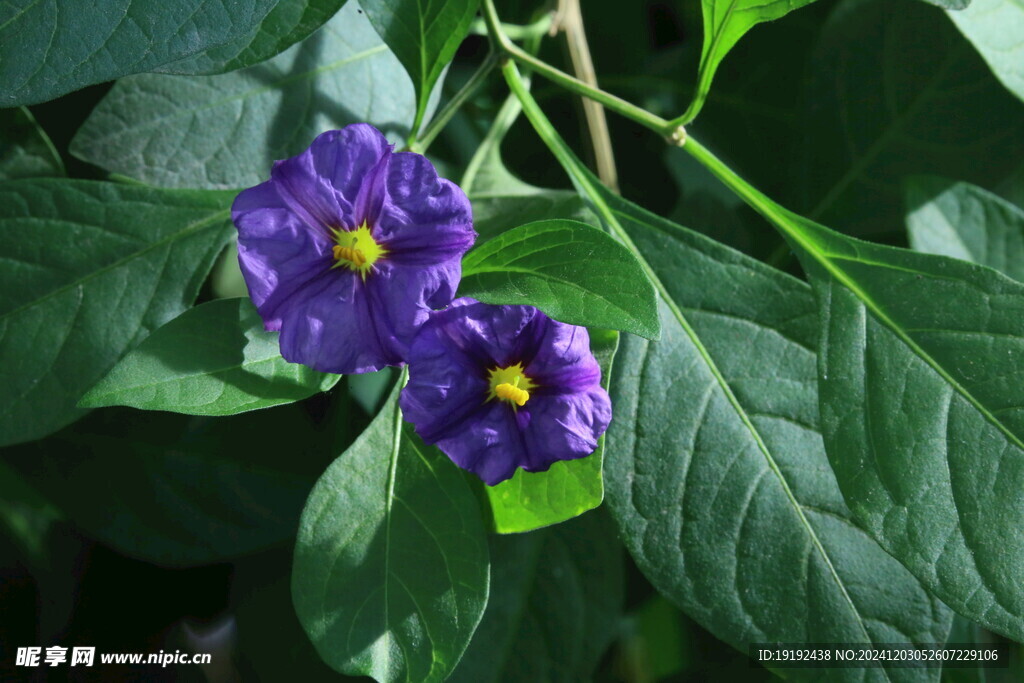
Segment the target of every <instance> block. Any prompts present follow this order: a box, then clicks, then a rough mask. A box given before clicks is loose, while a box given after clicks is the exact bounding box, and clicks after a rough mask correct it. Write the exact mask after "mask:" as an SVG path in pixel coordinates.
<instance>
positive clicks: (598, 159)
mask: <svg viewBox="0 0 1024 683" xmlns="http://www.w3.org/2000/svg"><path fill="white" fill-rule="evenodd" d="M559 6H560V8H559V11H558V16H559V18H560V19H559V22H558V28H559V29H561V30H562V31H563V32H564V33H565V39H566V43H567V45H568V48H569V58H570V60H571V61H572V70H573V72H574V73H575V74H576V76H577V77H579V79H580V80H581V81H583V82H584V83H586V84H587V85H589V86H591V87H594V88H596V87H597V72H596V71H595V69H594V61H593V59H591V56H590V46H589V45H588V44H587V34H586V32H585V31H584V28H583V13H582V12H581V11H580V0H560V1H559ZM583 114H584V116H585V117H586V120H587V130H588V131H589V132H590V144H591V146H592V147H593V149H594V165H595V166H596V170H597V175H598V177H599V178H601V182H603V183H604V184H605V185H607V186H608V187H610V188H611V189H612V190H614V191H615V192H618V190H619V178H618V172H617V171H616V169H615V153H614V152H613V150H612V139H611V135H609V134H608V119H607V118H605V115H604V107H602V106H601V104H600V103H599V102H596V101H594V100H592V99H589V98H583Z"/></svg>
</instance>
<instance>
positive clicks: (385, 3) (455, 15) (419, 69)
mask: <svg viewBox="0 0 1024 683" xmlns="http://www.w3.org/2000/svg"><path fill="white" fill-rule="evenodd" d="M479 4H480V0H436V1H434V2H432V1H431V0H362V5H363V9H364V10H366V16H367V17H369V18H370V22H371V23H372V24H373V26H374V28H376V29H377V33H379V34H380V37H381V38H383V39H384V42H385V43H387V45H388V47H389V48H391V51H392V52H394V53H395V56H396V57H398V61H400V62H401V63H402V65H403V66H404V67H405V70H406V71H407V72H408V73H409V76H410V77H411V78H412V83H413V86H414V87H415V89H416V105H417V106H416V120H415V122H414V123H413V126H412V132H413V133H414V134H415V133H416V132H418V131H419V127H420V124H421V123H422V122H423V120H424V115H425V114H426V111H427V106H428V102H429V100H430V94H431V92H433V90H434V85H435V84H436V83H437V80H438V79H439V78H440V77H441V73H442V72H443V71H444V68H445V67H446V66H447V65H448V62H450V61H451V60H452V57H454V56H455V50H457V49H458V47H459V45H460V44H461V43H462V39H463V38H465V37H466V34H468V33H469V25H470V24H471V23H472V22H473V17H474V16H475V15H476V11H477V6H478V5H479Z"/></svg>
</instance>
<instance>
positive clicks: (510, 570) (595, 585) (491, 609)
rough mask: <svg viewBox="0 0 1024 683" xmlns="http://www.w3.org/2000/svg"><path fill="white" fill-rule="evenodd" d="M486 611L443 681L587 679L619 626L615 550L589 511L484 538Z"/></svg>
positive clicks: (610, 531)
mask: <svg viewBox="0 0 1024 683" xmlns="http://www.w3.org/2000/svg"><path fill="white" fill-rule="evenodd" d="M491 573H492V581H491V595H490V598H489V600H488V602H487V611H486V612H485V613H484V618H483V620H482V621H481V622H480V626H479V628H477V631H476V635H474V636H473V640H472V642H470V644H469V648H468V649H467V650H466V654H465V655H464V656H463V658H462V661H460V662H459V666H458V668H456V669H455V672H454V673H453V674H452V676H451V678H450V679H449V680H450V681H452V682H454V683H460V682H464V683H504V682H506V681H522V682H524V683H526V682H533V681H547V682H549V683H556V682H559V681H565V682H566V683H572V682H575V681H588V680H592V679H593V675H594V669H595V668H596V666H597V664H598V662H599V660H600V658H601V655H602V654H603V652H604V650H605V648H607V646H608V644H609V643H610V642H611V640H612V638H613V637H614V636H615V634H616V632H617V631H618V628H619V618H620V613H621V610H622V599H623V571H622V545H621V544H620V543H618V542H617V541H616V540H615V528H614V526H613V525H612V524H611V523H610V520H609V519H608V518H607V516H606V515H604V514H602V512H601V511H595V512H592V513H589V514H586V515H583V516H582V517H579V518H577V519H574V520H572V521H570V522H566V523H565V524H560V525H558V526H556V527H552V528H551V529H544V530H540V531H535V532H533V533H529V534H521V535H516V536H495V537H492V538H491Z"/></svg>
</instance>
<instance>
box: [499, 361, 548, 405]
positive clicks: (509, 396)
mask: <svg viewBox="0 0 1024 683" xmlns="http://www.w3.org/2000/svg"><path fill="white" fill-rule="evenodd" d="M487 379H488V382H489V384H490V387H491V390H490V393H489V395H488V396H487V400H488V401H490V400H491V399H493V398H498V399H501V400H503V401H508V402H510V403H515V404H516V405H517V406H523V405H526V402H527V401H529V400H530V390H531V389H535V388H536V387H537V385H536V384H534V383H533V381H532V380H531V379H530V378H529V377H527V376H526V373H525V372H524V371H523V364H522V363H516V364H515V365H510V366H508V367H507V368H492V369H491V370H490V372H489V373H488V378H487Z"/></svg>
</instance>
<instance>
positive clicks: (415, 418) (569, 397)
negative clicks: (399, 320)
mask: <svg viewBox="0 0 1024 683" xmlns="http://www.w3.org/2000/svg"><path fill="white" fill-rule="evenodd" d="M600 381H601V368H600V367H599V366H598V364H597V361H596V360H595V359H594V356H593V354H592V353H591V352H590V336H589V335H588V334H587V330H586V328H583V327H577V326H575V325H566V324H564V323H560V322H556V321H554V320H552V319H550V318H548V317H547V316H546V315H544V314H543V313H541V312H540V311H538V310H537V309H536V308H534V307H532V306H491V305H489V304H482V303H479V302H477V301H474V300H472V299H465V298H463V299H458V300H457V301H455V302H454V303H453V304H452V305H451V307H450V308H448V309H447V310H445V311H440V312H437V313H433V314H431V316H430V320H428V321H427V322H426V323H425V324H424V325H423V327H422V328H420V331H419V333H418V334H417V335H416V338H415V339H414V340H413V342H412V346H411V347H410V349H409V383H408V384H407V385H406V386H405V388H404V389H403V390H402V397H401V399H400V404H401V407H402V412H403V413H404V414H405V417H406V419H408V420H409V421H410V422H412V424H413V425H415V427H416V433H417V434H419V435H420V436H421V437H422V438H423V440H424V441H426V442H427V443H431V444H437V446H438V447H439V448H440V449H441V450H442V451H444V452H445V453H446V454H447V455H448V457H450V458H451V459H452V460H453V461H454V462H455V464H457V465H458V466H459V467H462V468H463V469H467V470H469V471H471V472H473V473H475V474H476V475H477V476H479V477H480V478H481V479H483V480H484V482H486V483H487V484H489V485H492V486H493V485H494V484H497V483H499V482H501V481H504V480H505V479H508V478H509V477H511V476H512V475H513V474H514V473H515V470H516V468H517V467H522V468H523V469H524V470H526V471H528V472H543V471H544V470H546V469H548V468H549V467H551V465H552V464H553V463H555V462H557V461H558V460H573V459H576V458H582V457H584V456H587V455H590V454H591V453H593V452H594V450H595V449H596V448H597V439H598V438H599V437H600V436H601V435H602V434H603V433H604V431H605V430H606V429H607V428H608V423H609V421H610V420H611V416H612V408H611V401H610V400H609V398H608V393H607V392H606V391H605V390H604V389H603V388H602V387H601V384H600Z"/></svg>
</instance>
